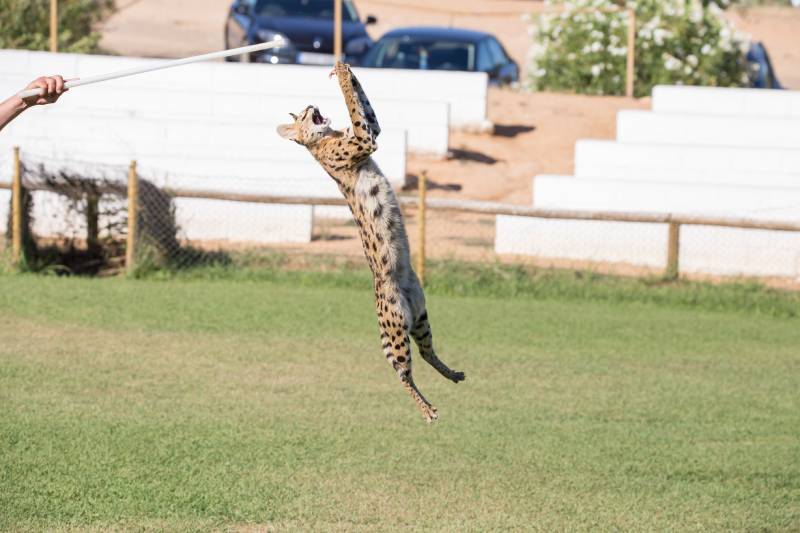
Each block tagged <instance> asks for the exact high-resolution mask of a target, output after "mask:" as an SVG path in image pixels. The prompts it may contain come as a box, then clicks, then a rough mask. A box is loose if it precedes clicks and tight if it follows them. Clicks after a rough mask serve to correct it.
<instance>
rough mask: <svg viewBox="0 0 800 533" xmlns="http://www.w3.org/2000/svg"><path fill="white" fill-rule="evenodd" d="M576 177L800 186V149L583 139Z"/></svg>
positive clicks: (577, 153) (577, 149) (577, 152)
mask: <svg viewBox="0 0 800 533" xmlns="http://www.w3.org/2000/svg"><path fill="white" fill-rule="evenodd" d="M575 176H576V177H578V178H590V177H606V176H613V177H615V178H618V179H626V180H637V181H665V182H675V183H709V184H711V183H718V184H727V185H761V186H767V187H792V186H797V187H800V151H798V150H786V149H772V148H751V149H743V148H733V147H727V146H719V147H715V146H685V145H663V144H626V143H618V142H614V141H599V140H580V141H578V142H577V143H575Z"/></svg>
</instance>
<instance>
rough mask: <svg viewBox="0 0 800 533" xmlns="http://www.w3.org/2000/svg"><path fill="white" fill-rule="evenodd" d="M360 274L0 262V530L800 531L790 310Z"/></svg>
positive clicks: (796, 338) (797, 348)
mask: <svg viewBox="0 0 800 533" xmlns="http://www.w3.org/2000/svg"><path fill="white" fill-rule="evenodd" d="M363 280H365V278H362V277H358V278H357V279H355V281H353V282H352V283H350V284H348V285H346V286H335V284H332V283H327V282H324V281H320V282H319V283H315V282H314V279H313V276H311V277H303V278H302V280H301V279H300V278H297V279H295V280H293V279H291V277H287V278H285V279H284V278H281V279H273V280H256V279H253V280H248V279H222V280H214V279H174V280H170V281H160V280H153V279H150V280H122V279H115V280H103V281H98V280H86V279H62V278H54V277H41V276H39V277H37V276H31V275H23V276H8V275H6V276H0V530H11V531H17V530H20V531H22V530H30V531H40V530H43V529H52V530H74V529H78V530H84V529H90V530H105V529H109V528H111V529H134V530H139V529H156V530H162V529H163V530H170V531H172V530H180V531H197V530H233V531H249V530H259V529H261V528H274V529H275V530H278V531H295V530H309V531H320V530H341V531H383V530H396V529H408V530H419V531H423V530H424V531H430V530H443V531H490V530H491V531H496V530H516V531H519V530H539V531H565V530H568V531H609V530H619V531H631V530H636V531H709V530H717V531H723V530H724V531H730V530H739V531H745V530H746V531H793V530H794V531H797V530H800V319H798V318H797V317H796V314H795V313H793V312H788V313H787V312H781V313H777V316H776V315H775V314H772V315H771V314H769V313H760V312H755V311H753V312H749V311H741V310H737V309H736V308H735V307H736V306H735V305H733V304H728V305H726V306H724V307H725V309H722V310H712V309H703V308H697V307H692V306H691V305H684V303H681V302H678V300H681V299H680V298H677V299H676V302H677V303H675V302H673V303H669V302H666V303H658V302H655V303H654V302H649V301H644V300H646V298H644V299H642V298H640V299H639V300H641V301H638V300H637V299H635V298H634V299H632V301H626V302H614V301H612V300H611V299H609V298H600V299H596V298H593V297H591V295H588V296H586V297H582V296H581V295H580V294H577V293H580V292H581V291H577V293H576V294H572V295H571V296H570V297H565V298H558V297H555V296H552V295H551V296H547V295H539V296H536V295H533V294H531V293H526V292H525V291H522V292H520V293H519V294H516V295H510V296H508V297H503V298H500V297H497V296H496V295H494V296H490V295H488V293H487V295H486V296H480V295H479V291H478V292H476V295H473V296H459V295H455V294H453V293H452V291H448V290H444V289H441V290H437V289H435V288H434V290H432V291H431V294H430V295H429V309H430V315H431V321H432V325H433V330H434V337H435V339H436V341H437V343H438V349H439V352H440V355H441V356H442V358H443V360H444V361H445V362H446V363H448V364H450V365H451V366H453V367H455V368H457V369H459V370H463V371H465V372H466V373H467V381H466V382H465V383H463V384H460V385H453V384H451V383H449V382H446V381H445V380H444V379H442V378H441V377H439V376H438V375H437V374H435V372H434V371H433V370H432V369H431V368H429V367H428V366H427V365H426V364H425V363H424V362H422V361H421V360H419V359H417V360H415V367H414V368H415V376H416V380H417V383H418V385H419V386H420V388H421V390H422V391H423V393H425V394H426V395H427V396H428V398H429V399H430V400H431V401H432V402H433V403H434V404H435V405H436V406H437V407H438V408H439V414H440V421H439V422H438V423H437V424H434V425H430V426H429V425H427V424H425V423H424V421H423V420H422V417H421V416H420V415H419V413H418V412H417V410H416V407H415V406H414V404H413V402H412V400H411V399H410V398H409V397H408V396H407V395H406V393H405V392H404V391H403V389H402V387H401V385H400V384H399V382H398V380H397V378H396V377H395V375H394V373H393V372H392V371H391V368H390V367H389V365H388V364H387V363H386V362H385V360H384V358H383V356H382V355H381V350H380V344H379V340H378V329H377V324H376V319H375V317H374V314H373V303H372V300H371V298H372V296H371V289H370V287H369V285H368V284H367V283H362V282H361V281H363ZM300 281H302V283H301V282H300ZM440 286H441V285H440ZM434 287H436V283H434ZM656 290H660V289H656V288H654V289H653V291H656ZM705 290H706V291H707V292H706V294H708V295H709V296H708V297H709V298H712V296H713V294H715V292H714V291H716V290H717V289H705ZM719 290H720V291H723V289H719ZM573 292H575V291H573ZM667 300H668V299H667ZM681 301H682V300H681ZM795 302H796V300H786V301H785V302H783V303H782V304H781V305H782V306H783V307H781V309H784V310H786V309H789V310H791V309H792V306H794V304H795ZM779 307H780V306H779ZM792 315H794V316H792Z"/></svg>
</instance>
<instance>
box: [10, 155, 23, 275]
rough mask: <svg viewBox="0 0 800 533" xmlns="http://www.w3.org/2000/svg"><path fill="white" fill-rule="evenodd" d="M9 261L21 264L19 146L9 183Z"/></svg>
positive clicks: (20, 166)
mask: <svg viewBox="0 0 800 533" xmlns="http://www.w3.org/2000/svg"><path fill="white" fill-rule="evenodd" d="M11 261H12V262H13V263H14V265H15V266H19V265H20V263H21V262H22V164H21V163H20V160H19V146H15V147H14V173H13V176H12V181H11Z"/></svg>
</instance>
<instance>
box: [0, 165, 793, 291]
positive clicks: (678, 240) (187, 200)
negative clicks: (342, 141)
mask: <svg viewBox="0 0 800 533" xmlns="http://www.w3.org/2000/svg"><path fill="white" fill-rule="evenodd" d="M157 181H158V180H151V179H147V178H145V177H144V176H140V175H139V174H138V173H137V172H136V169H135V167H132V166H126V165H94V164H93V165H90V164H83V165H81V164H77V163H75V162H70V164H69V165H68V166H67V167H64V166H63V164H62V162H58V161H50V160H45V159H39V158H35V157H26V158H25V159H24V161H22V162H21V163H20V165H19V182H20V188H21V197H22V201H21V202H20V206H21V210H22V216H21V217H20V218H21V226H22V231H20V236H19V240H20V241H21V244H20V246H19V248H20V249H21V251H20V253H21V255H22V256H23V257H24V262H25V263H26V264H27V265H28V266H29V267H33V268H51V269H55V270H57V271H63V272H69V273H78V274H100V275H109V274H115V273H120V272H123V271H126V270H127V271H129V272H130V271H134V270H135V271H147V270H160V269H167V270H182V269H190V268H197V267H203V266H209V265H215V266H235V265H243V264H248V262H252V260H253V258H258V257H263V256H264V255H265V254H270V253H280V254H283V255H297V256H337V257H350V258H357V257H360V256H361V255H362V254H363V252H362V248H361V240H360V237H359V233H358V229H357V227H356V225H355V223H354V221H353V219H352V216H351V215H350V212H349V210H348V209H347V207H346V206H345V205H344V201H343V200H342V199H335V198H307V197H286V196H265V195H253V194H242V193H220V192H211V191H201V190H184V189H175V188H168V187H163V186H158V185H156V182H157ZM4 188H5V190H4ZM10 188H12V187H11V184H6V185H5V186H0V213H2V210H3V209H4V208H5V211H7V212H8V214H7V221H8V223H7V224H6V225H5V226H6V231H5V233H6V234H7V235H11V236H13V235H14V231H13V227H12V226H13V219H14V217H13V213H12V211H13V209H11V205H12V204H13V202H11V201H10V199H9V194H8V189H10ZM3 193H5V196H3ZM131 195H133V196H131ZM131 198H135V200H136V201H135V202H131V201H130V200H131ZM420 198H424V202H423V203H424V206H425V210H424V212H423V210H422V209H421V206H422V203H421V202H420ZM399 199H400V203H401V209H402V212H403V217H404V221H405V224H406V227H407V234H408V236H409V243H410V246H411V250H412V255H413V256H414V259H415V262H416V264H417V265H420V263H419V259H420V258H423V259H424V260H425V261H430V260H457V261H468V262H495V261H503V262H513V263H530V264H534V265H539V266H545V267H557V268H568V269H580V270H586V269H589V270H593V271H599V272H604V273H617V274H624V275H654V274H656V275H666V276H668V277H675V276H677V275H678V273H680V272H683V273H687V272H688V273H700V274H702V273H704V272H705V274H707V276H706V277H723V276H742V275H750V276H751V277H759V278H762V279H777V280H783V281H785V282H787V283H786V284H787V286H794V285H796V284H797V283H798V282H800V224H798V223H796V222H791V221H790V222H774V221H766V220H742V219H740V220H734V219H718V218H716V219H715V218H710V217H690V216H674V215H670V214H647V213H607V212H590V211H581V212H578V211H575V212H567V211H544V210H537V209H533V208H532V207H526V206H512V205H502V204H488V203H481V202H463V201H455V200H446V199H440V198H428V197H427V193H426V191H425V188H424V187H422V188H421V190H418V191H417V195H416V196H412V195H408V194H405V193H404V194H402V195H400V196H399ZM0 239H3V237H1V236H0ZM4 240H5V241H9V240H11V241H12V245H13V241H14V240H15V239H8V238H7V237H6V238H4ZM6 248H13V246H11V247H9V246H8V242H6ZM423 264H424V263H423Z"/></svg>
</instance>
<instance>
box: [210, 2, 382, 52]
mask: <svg viewBox="0 0 800 533" xmlns="http://www.w3.org/2000/svg"><path fill="white" fill-rule="evenodd" d="M375 22H377V20H376V19H375V17H367V18H366V20H364V21H363V22H362V21H361V19H360V18H359V15H358V12H357V11H356V8H355V6H354V5H353V2H352V1H351V0H344V1H343V2H342V47H343V51H344V54H345V59H346V61H347V62H349V63H351V64H359V62H360V59H361V58H362V57H363V55H364V54H365V53H366V52H367V50H369V48H370V46H372V39H370V37H369V35H367V31H366V27H365V26H366V25H367V24H373V23H375ZM277 35H281V36H283V38H284V39H285V40H286V42H287V45H286V46H284V47H281V48H273V49H270V50H266V51H264V52H257V53H255V54H250V55H247V56H244V57H234V58H231V59H230V60H231V61H247V62H262V63H272V64H277V63H301V64H308V65H332V64H333V0H235V1H234V2H233V4H232V5H231V8H230V12H229V13H228V20H227V23H226V25H225V46H226V47H227V48H235V47H238V46H246V45H248V44H256V43H263V42H266V41H270V40H272V39H274V38H275V37H276V36H277Z"/></svg>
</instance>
